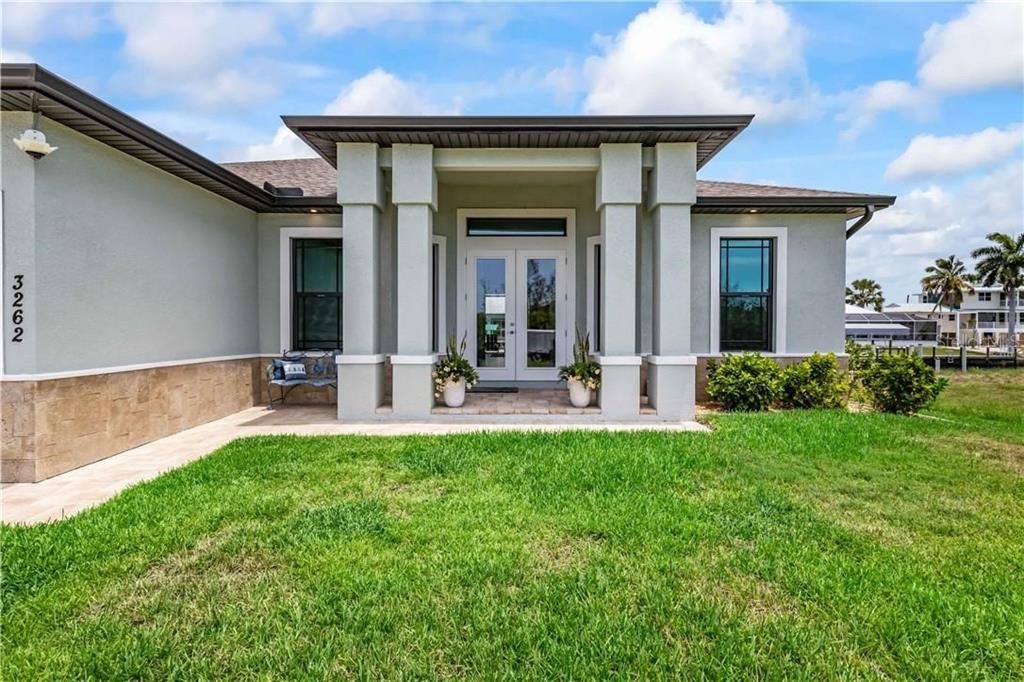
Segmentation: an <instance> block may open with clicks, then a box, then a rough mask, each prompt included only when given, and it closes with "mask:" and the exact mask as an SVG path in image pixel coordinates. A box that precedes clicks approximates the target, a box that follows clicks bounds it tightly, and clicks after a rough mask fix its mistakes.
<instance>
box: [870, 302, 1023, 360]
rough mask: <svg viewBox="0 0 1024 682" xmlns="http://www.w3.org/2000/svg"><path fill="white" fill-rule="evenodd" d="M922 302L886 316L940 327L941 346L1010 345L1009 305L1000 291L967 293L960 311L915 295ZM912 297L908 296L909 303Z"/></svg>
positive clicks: (1020, 337) (898, 307)
mask: <svg viewBox="0 0 1024 682" xmlns="http://www.w3.org/2000/svg"><path fill="white" fill-rule="evenodd" d="M1017 295H1018V297H1019V298H1018V301H1019V303H1018V305H1017V315H1018V318H1019V322H1018V323H1017V335H1018V345H1020V344H1021V343H1024V310H1022V308H1024V289H1022V290H1020V291H1019V292H1018V294H1017ZM912 296H913V297H914V298H917V299H919V300H922V302H908V303H899V304H892V305H888V306H886V307H885V312H886V313H890V314H891V313H905V314H909V315H912V316H914V317H916V318H918V319H921V320H933V321H936V322H937V323H938V335H939V336H938V338H939V342H940V343H941V344H943V345H947V346H959V345H965V344H966V345H971V346H1006V345H1008V341H1009V333H1010V330H1009V318H1008V315H1009V314H1010V311H1009V301H1008V300H1007V298H1006V292H1004V291H1003V290H1002V288H1001V287H975V289H974V291H973V292H972V293H967V292H964V300H963V303H962V304H961V305H960V307H959V308H950V307H948V306H939V307H938V308H937V309H936V307H935V303H934V302H931V303H928V302H926V301H924V300H923V299H925V298H926V297H925V296H924V295H923V294H913V295H912ZM909 298H910V297H909V296H908V299H909Z"/></svg>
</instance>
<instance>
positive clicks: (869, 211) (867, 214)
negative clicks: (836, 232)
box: [846, 204, 875, 239]
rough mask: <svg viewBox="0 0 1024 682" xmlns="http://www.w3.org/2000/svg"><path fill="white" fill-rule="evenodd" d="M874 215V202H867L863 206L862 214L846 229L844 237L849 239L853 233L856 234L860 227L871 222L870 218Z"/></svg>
mask: <svg viewBox="0 0 1024 682" xmlns="http://www.w3.org/2000/svg"><path fill="white" fill-rule="evenodd" d="M874 217H875V206H874V204H868V205H867V206H865V207H864V215H862V216H861V217H860V218H858V219H857V222H855V223H854V224H853V225H851V226H850V227H849V228H848V229H847V230H846V238H847V239H849V238H850V237H852V236H853V235H855V234H857V233H858V232H859V231H860V229H861V228H862V227H864V226H865V225H867V224H868V223H870V222H871V219H872V218H874Z"/></svg>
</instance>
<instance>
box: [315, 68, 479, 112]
mask: <svg viewBox="0 0 1024 682" xmlns="http://www.w3.org/2000/svg"><path fill="white" fill-rule="evenodd" d="M461 109H462V105H461V103H459V102H458V101H454V102H451V103H449V104H440V103H438V102H435V101H433V100H432V99H431V97H430V95H429V91H428V89H426V88H419V87H417V86H415V85H413V84H411V83H408V82H406V81H403V80H402V79H401V78H398V77H397V76H395V75H394V74H391V73H388V72H387V71H384V70H383V69H374V70H373V71H371V72H370V73H368V74H366V75H365V76H363V77H361V78H357V79H356V80H354V81H352V82H351V83H349V84H348V85H346V86H345V87H344V88H342V89H341V92H340V93H338V96H337V97H336V98H335V99H334V101H332V102H331V103H330V104H328V105H327V107H325V109H324V113H325V114H336V115H342V116H369V115H378V116H384V115H429V114H457V113H459V112H460V111H461Z"/></svg>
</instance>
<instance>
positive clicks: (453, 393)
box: [444, 379, 466, 407]
mask: <svg viewBox="0 0 1024 682" xmlns="http://www.w3.org/2000/svg"><path fill="white" fill-rule="evenodd" d="M464 402H466V380H465V379H459V380H458V381H449V382H448V384H447V385H446V386H445V387H444V404H445V405H447V406H448V407H462V403H464Z"/></svg>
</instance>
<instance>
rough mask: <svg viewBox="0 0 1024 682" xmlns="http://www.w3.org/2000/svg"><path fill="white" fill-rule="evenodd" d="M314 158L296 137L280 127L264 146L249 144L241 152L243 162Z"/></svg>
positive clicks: (285, 127) (309, 148) (307, 146)
mask: <svg viewBox="0 0 1024 682" xmlns="http://www.w3.org/2000/svg"><path fill="white" fill-rule="evenodd" d="M315 156H316V152H314V151H313V149H312V148H311V147H310V146H309V145H308V144H306V143H305V142H303V141H302V140H300V139H299V137H298V135H296V134H295V133H293V132H292V131H291V130H289V129H288V127H287V126H280V127H279V128H278V129H277V132H276V133H274V138H273V139H272V140H271V141H270V142H266V143H264V144H251V145H248V146H247V147H245V149H244V151H243V152H242V160H244V161H272V160H274V159H306V158H312V157H315Z"/></svg>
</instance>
